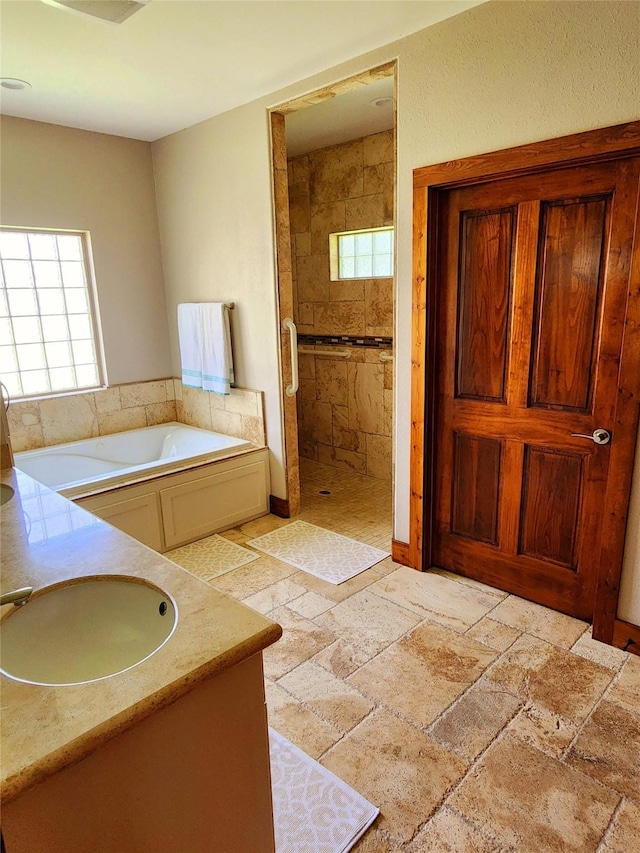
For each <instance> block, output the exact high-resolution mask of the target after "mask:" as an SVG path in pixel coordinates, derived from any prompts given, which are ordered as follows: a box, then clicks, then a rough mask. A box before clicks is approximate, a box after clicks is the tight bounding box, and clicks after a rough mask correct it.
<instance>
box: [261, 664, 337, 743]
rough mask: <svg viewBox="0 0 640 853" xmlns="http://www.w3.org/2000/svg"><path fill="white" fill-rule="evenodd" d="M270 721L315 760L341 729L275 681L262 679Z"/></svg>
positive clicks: (271, 724)
mask: <svg viewBox="0 0 640 853" xmlns="http://www.w3.org/2000/svg"><path fill="white" fill-rule="evenodd" d="M265 694H266V697H267V713H268V717H269V725H270V726H272V727H273V728H274V729H275V730H276V731H277V732H278V733H279V734H281V735H282V736H283V737H286V738H287V739H288V740H290V741H291V742H292V743H295V745H296V746H297V747H299V748H300V749H301V750H302V751H303V752H306V753H307V755H310V756H311V758H315V759H316V760H317V759H318V758H320V756H321V755H322V754H323V753H324V752H326V751H327V750H328V749H329V747H331V746H333V745H334V743H337V741H339V740H340V738H341V737H342V732H341V731H340V730H339V729H337V728H336V727H335V726H332V725H331V723H328V722H327V721H326V720H321V719H320V717H318V715H317V714H314V713H313V711H312V710H311V709H310V708H306V707H305V706H304V705H303V704H302V702H300V701H299V700H298V699H296V698H295V697H294V696H291V694H289V693H287V691H286V690H283V689H282V688H281V687H279V686H278V685H277V684H274V683H273V682H272V681H269V680H268V679H267V680H265Z"/></svg>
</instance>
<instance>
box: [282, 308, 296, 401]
mask: <svg viewBox="0 0 640 853" xmlns="http://www.w3.org/2000/svg"><path fill="white" fill-rule="evenodd" d="M282 328H283V329H284V330H285V331H287V332H289V342H290V344H291V385H287V387H286V388H285V389H284V393H285V394H286V395H287V397H293V396H294V395H295V393H296V391H297V390H298V330H297V329H296V324H295V323H294V322H293V320H292V319H291V317H285V319H284V320H283V321H282Z"/></svg>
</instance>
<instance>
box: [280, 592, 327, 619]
mask: <svg viewBox="0 0 640 853" xmlns="http://www.w3.org/2000/svg"><path fill="white" fill-rule="evenodd" d="M296 586H299V584H296ZM302 591H303V593H304V595H301V596H300V598H296V600H295V601H292V602H291V603H290V604H289V607H290V608H291V610H294V611H295V612H296V613H299V614H300V616H305V617H306V618H307V619H314V618H315V617H316V616H319V615H320V614H321V613H324V612H325V611H327V610H330V609H331V608H332V607H334V606H335V601H331V599H330V598H326V597H325V596H324V595H319V594H318V593H317V592H306V591H305V588H304V587H302Z"/></svg>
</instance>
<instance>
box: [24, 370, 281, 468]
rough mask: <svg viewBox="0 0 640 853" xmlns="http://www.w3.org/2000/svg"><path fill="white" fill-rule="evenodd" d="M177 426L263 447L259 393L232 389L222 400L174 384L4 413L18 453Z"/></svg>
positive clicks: (35, 403)
mask: <svg viewBox="0 0 640 853" xmlns="http://www.w3.org/2000/svg"><path fill="white" fill-rule="evenodd" d="M214 413H215V414H214ZM175 420H178V421H180V422H181V423H185V424H189V425H190V426H198V427H202V428H203V429H213V430H214V431H216V432H221V433H224V434H225V435H232V436H235V437H236V438H244V439H246V440H247V441H251V442H253V443H254V444H258V445H261V446H262V445H264V443H265V429H264V414H263V404H262V392H261V391H251V390H249V389H244V388H234V389H232V391H231V394H230V395H228V396H225V397H221V396H219V395H217V394H210V393H207V392H205V391H202V390H200V389H195V388H188V389H186V390H185V391H184V393H183V388H182V383H181V382H180V380H179V379H173V378H168V379H154V380H152V381H149V382H132V383H129V384H127V385H112V386H110V387H109V388H105V389H103V390H100V391H91V392H87V393H82V394H65V395H61V396H58V397H48V398H42V399H40V400H26V401H22V400H16V401H15V402H12V403H11V405H10V406H9V411H8V421H9V432H10V435H11V444H12V447H13V450H14V452H16V453H19V452H21V451H23V450H35V449H36V448H38V447H48V446H49V445H52V444H64V443H66V442H68V441H79V440H81V439H85V438H95V437H96V436H99V435H110V434H112V433H115V432H125V431H126V430H130V429H140V428H141V427H147V426H156V425H157V424H163V423H170V422H171V421H175Z"/></svg>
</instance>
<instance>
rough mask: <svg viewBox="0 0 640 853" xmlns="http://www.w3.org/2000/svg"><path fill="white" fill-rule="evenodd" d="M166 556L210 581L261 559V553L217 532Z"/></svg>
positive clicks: (168, 552)
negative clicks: (250, 549) (237, 543)
mask: <svg viewBox="0 0 640 853" xmlns="http://www.w3.org/2000/svg"><path fill="white" fill-rule="evenodd" d="M165 557H168V558H169V559H170V560H173V562H174V563H177V564H178V565H179V566H182V568H183V569H187V570H188V571H190V572H192V573H193V574H194V575H198V577H199V578H202V580H204V581H210V580H211V579H212V578H217V577H218V576H219V575H224V574H225V572H231V571H233V569H239V568H240V566H246V564H247V563H250V562H251V561H252V560H257V559H259V557H260V554H256V553H255V551H249V549H248V548H243V547H242V546H241V545H236V543H235V542H231V541H230V540H229V539H225V538H224V536H219V535H218V534H217V533H215V534H214V535H213V536H207V538H206V539H200V540H199V541H198V542H192V543H191V544H190V545H183V546H182V547H181V548H176V549H175V550H173V551H167V553H166V554H165Z"/></svg>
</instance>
